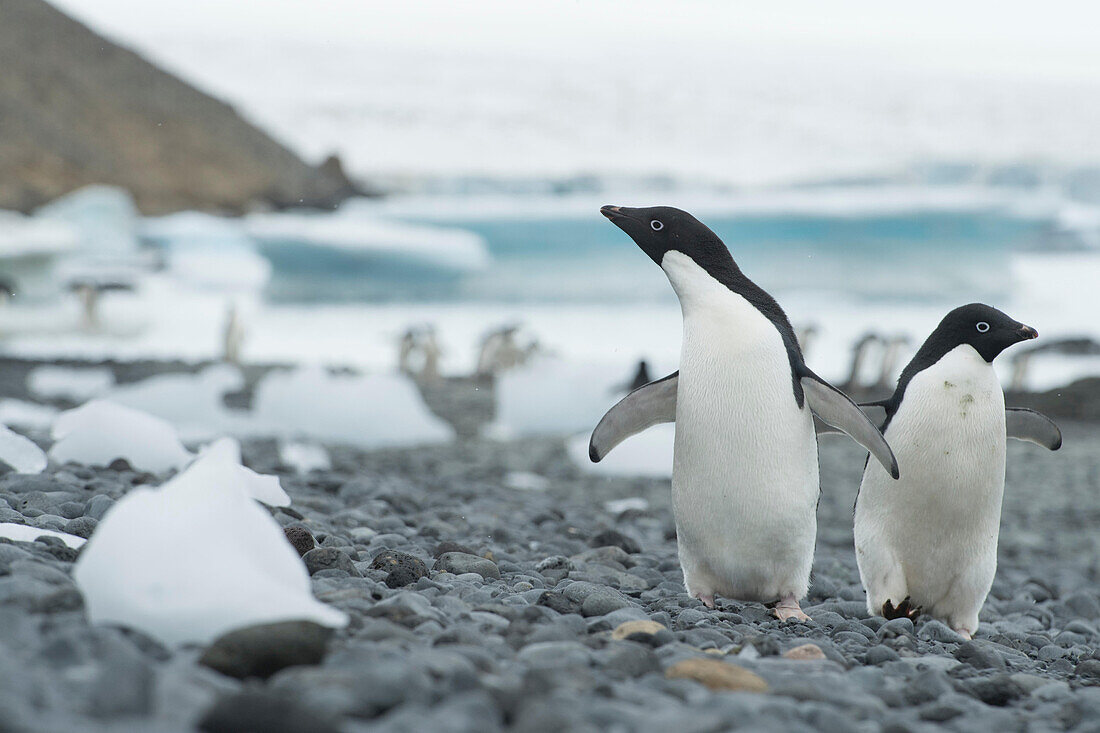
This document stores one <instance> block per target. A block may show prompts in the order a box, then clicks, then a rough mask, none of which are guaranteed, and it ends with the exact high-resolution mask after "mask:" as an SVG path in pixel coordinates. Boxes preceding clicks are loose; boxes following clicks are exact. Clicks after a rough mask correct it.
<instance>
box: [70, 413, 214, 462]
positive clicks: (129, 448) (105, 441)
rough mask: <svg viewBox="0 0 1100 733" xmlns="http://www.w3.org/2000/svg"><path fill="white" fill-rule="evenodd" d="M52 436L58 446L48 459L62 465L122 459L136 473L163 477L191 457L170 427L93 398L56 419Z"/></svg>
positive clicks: (159, 420) (158, 420) (163, 422)
mask: <svg viewBox="0 0 1100 733" xmlns="http://www.w3.org/2000/svg"><path fill="white" fill-rule="evenodd" d="M53 437H54V440H56V441H57V442H56V443H54V445H53V447H52V448H51V449H50V458H52V459H53V460H55V461H57V462H58V463H66V462H68V461H72V462H74V463H82V464H85V465H92V466H106V465H108V464H110V463H111V461H113V460H115V459H117V458H123V459H125V460H126V462H127V463H129V464H130V465H131V466H132V467H133V468H134V469H136V470H138V471H149V472H151V473H164V472H165V471H170V470H172V469H178V468H182V467H183V466H185V465H186V464H187V463H188V462H189V461H190V460H191V458H192V455H191V453H189V452H188V451H187V449H186V448H184V447H183V444H182V443H181V442H180V440H179V437H177V435H176V431H175V428H173V427H172V426H171V425H170V424H168V423H167V422H165V421H164V420H161V419H160V418H158V417H154V416H152V415H149V414H146V413H144V412H141V411H140V410H135V409H132V408H130V407H125V406H123V405H119V404H115V403H113V402H108V401H107V400H93V401H91V402H89V403H87V404H85V405H82V406H81V407H77V408H76V409H73V410H68V411H67V412H63V413H61V414H60V415H58V417H57V420H56V421H55V422H54V426H53Z"/></svg>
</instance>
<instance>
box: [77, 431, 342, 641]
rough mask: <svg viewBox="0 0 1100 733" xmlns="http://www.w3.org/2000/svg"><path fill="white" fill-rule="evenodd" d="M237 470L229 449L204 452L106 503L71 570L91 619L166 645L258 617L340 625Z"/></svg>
mask: <svg viewBox="0 0 1100 733" xmlns="http://www.w3.org/2000/svg"><path fill="white" fill-rule="evenodd" d="M238 468H239V466H238V465H237V464H236V462H235V461H234V460H233V457H232V455H230V451H226V450H214V451H209V452H207V454H205V455H203V456H200V457H199V458H198V459H197V460H196V461H195V462H194V463H193V464H192V465H191V466H190V467H189V468H188V469H187V470H186V471H184V472H183V473H181V474H179V475H178V476H176V477H175V478H173V479H172V480H170V481H168V482H167V483H165V484H164V485H163V486H162V487H160V488H159V489H142V488H138V489H134V490H132V491H131V492H130V493H129V494H127V495H126V496H125V497H123V498H122V499H121V500H120V501H119V502H118V503H117V504H116V505H115V506H114V507H112V508H111V510H110V511H108V513H107V514H106V516H105V517H104V518H103V521H101V522H100V523H99V527H98V528H97V530H96V532H95V534H94V535H93V536H92V538H91V539H90V540H89V541H88V544H87V546H86V547H85V548H84V551H83V552H82V553H81V555H80V558H79V559H78V560H77V562H76V566H75V567H74V568H73V577H74V578H75V580H76V584H77V587H78V588H79V589H80V591H81V593H83V594H84V601H85V606H86V608H87V611H88V617H89V619H90V620H91V621H92V623H97V624H119V625H122V626H128V627H132V628H137V629H140V630H142V631H144V632H146V633H148V634H151V635H153V636H155V637H157V638H159V639H160V640H162V641H163V642H165V643H168V644H183V643H197V644H205V643H208V642H210V641H211V640H213V639H214V638H215V637H217V636H219V635H220V634H223V633H225V632H226V631H229V630H231V629H234V628H239V627H242V626H248V625H252V624H258V623H273V622H276V621H288V620H295V619H303V620H309V621H314V622H316V623H319V624H322V625H325V626H331V627H342V626H344V625H346V624H347V620H348V619H347V616H346V614H344V613H342V612H341V611H338V610H336V609H334V608H331V607H329V606H326V605H325V604H323V603H320V602H319V601H317V600H316V599H315V598H314V597H313V595H312V592H311V586H310V580H309V574H308V573H307V572H306V568H305V565H304V564H303V563H302V560H301V558H300V557H299V556H298V553H297V552H296V551H295V550H294V548H293V547H291V545H290V543H289V542H287V541H286V537H285V536H284V535H283V531H282V528H280V527H279V525H278V523H277V522H276V521H275V520H274V519H272V518H271V515H270V514H269V513H268V511H267V510H266V509H264V508H263V507H260V506H258V505H257V504H256V502H255V501H253V500H252V499H251V498H250V497H249V496H248V494H247V493H246V491H245V489H244V487H243V486H242V482H241V480H240V477H241V474H240V472H239V471H238V470H237V469H238Z"/></svg>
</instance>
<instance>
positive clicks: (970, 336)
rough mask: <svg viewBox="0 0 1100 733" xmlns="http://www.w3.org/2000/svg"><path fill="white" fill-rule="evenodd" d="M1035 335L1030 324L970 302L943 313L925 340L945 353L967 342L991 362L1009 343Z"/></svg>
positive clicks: (1025, 339) (1037, 335) (1016, 342)
mask: <svg viewBox="0 0 1100 733" xmlns="http://www.w3.org/2000/svg"><path fill="white" fill-rule="evenodd" d="M1034 338H1039V332H1038V331H1036V330H1035V329H1034V328H1032V327H1031V326H1025V325H1024V324H1022V323H1020V322H1019V321H1014V320H1012V319H1011V318H1009V317H1008V316H1007V315H1005V314H1004V313H1002V312H1001V311H999V310H997V309H996V308H993V307H992V306H988V305H985V304H984V303H971V304H970V305H963V306H960V307H958V308H956V309H955V310H953V311H951V312H950V313H948V314H947V315H946V316H944V317H943V320H942V321H940V325H938V326H936V330H935V331H933V332H932V335H931V336H929V337H928V343H929V344H931V343H936V344H937V345H938V346H940V347H941V349H942V350H943V352H944V353H946V352H947V351H950V350H951V349H953V348H954V347H956V346H961V345H963V344H969V345H970V346H972V347H974V350H975V351H977V352H978V353H979V354H981V356H982V358H983V359H985V360H986V361H988V362H991V361H993V360H994V359H995V358H996V357H997V355H998V354H1000V353H1001V352H1002V351H1004V350H1005V349H1007V348H1008V347H1009V346H1012V345H1013V344H1018V343H1020V342H1021V341H1028V340H1030V339H1034Z"/></svg>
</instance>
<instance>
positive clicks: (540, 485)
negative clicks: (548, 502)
mask: <svg viewBox="0 0 1100 733" xmlns="http://www.w3.org/2000/svg"><path fill="white" fill-rule="evenodd" d="M504 485H505V486H507V487H508V488H509V489H515V490H516V491H545V490H546V487H548V486H549V485H550V481H549V480H548V479H547V478H546V477H545V476H540V475H539V474H537V473H531V472H530V471H511V472H509V473H506V474H505V475H504Z"/></svg>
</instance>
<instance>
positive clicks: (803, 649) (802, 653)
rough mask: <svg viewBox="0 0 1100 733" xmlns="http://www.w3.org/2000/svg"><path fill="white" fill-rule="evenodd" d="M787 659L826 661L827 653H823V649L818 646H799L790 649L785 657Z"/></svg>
mask: <svg viewBox="0 0 1100 733" xmlns="http://www.w3.org/2000/svg"><path fill="white" fill-rule="evenodd" d="M783 656H784V657H785V658H786V659H798V660H809V659H824V658H825V652H823V651H821V647H819V646H818V645H817V644H799V645H798V646H796V647H794V648H793V649H788V650H787V652H786V653H785V654H784V655H783Z"/></svg>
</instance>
